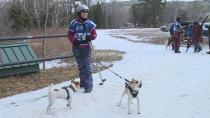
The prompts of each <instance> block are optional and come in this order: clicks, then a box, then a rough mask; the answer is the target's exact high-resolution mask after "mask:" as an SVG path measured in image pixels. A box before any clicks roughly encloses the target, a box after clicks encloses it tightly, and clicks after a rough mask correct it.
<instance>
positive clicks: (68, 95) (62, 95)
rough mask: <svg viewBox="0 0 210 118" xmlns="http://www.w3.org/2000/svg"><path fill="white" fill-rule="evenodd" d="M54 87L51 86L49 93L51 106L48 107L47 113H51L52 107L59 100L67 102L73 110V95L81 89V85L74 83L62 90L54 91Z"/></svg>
mask: <svg viewBox="0 0 210 118" xmlns="http://www.w3.org/2000/svg"><path fill="white" fill-rule="evenodd" d="M52 87H53V85H51V86H50V88H49V93H48V100H49V104H48V106H47V113H49V112H50V110H51V107H52V105H53V104H54V102H55V100H56V99H57V98H58V99H64V100H67V107H69V109H71V102H72V97H73V93H74V92H76V91H77V90H79V89H80V83H79V82H74V81H72V82H71V83H70V85H69V86H66V87H62V88H60V89H53V88H52Z"/></svg>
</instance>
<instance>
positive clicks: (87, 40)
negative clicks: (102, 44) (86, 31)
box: [85, 35, 93, 43]
mask: <svg viewBox="0 0 210 118" xmlns="http://www.w3.org/2000/svg"><path fill="white" fill-rule="evenodd" d="M91 40H93V37H92V36H91V35H87V36H85V41H86V42H87V43H88V42H90V41H91Z"/></svg>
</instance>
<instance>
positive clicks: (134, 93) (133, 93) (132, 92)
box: [125, 83, 139, 98]
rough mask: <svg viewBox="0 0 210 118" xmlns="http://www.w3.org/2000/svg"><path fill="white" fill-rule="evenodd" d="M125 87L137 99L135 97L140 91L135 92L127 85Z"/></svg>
mask: <svg viewBox="0 0 210 118" xmlns="http://www.w3.org/2000/svg"><path fill="white" fill-rule="evenodd" d="M125 87H127V88H128V90H129V91H130V93H131V95H132V97H133V98H135V97H136V96H137V95H138V93H139V91H135V90H133V89H132V88H131V86H129V85H128V84H127V83H125Z"/></svg>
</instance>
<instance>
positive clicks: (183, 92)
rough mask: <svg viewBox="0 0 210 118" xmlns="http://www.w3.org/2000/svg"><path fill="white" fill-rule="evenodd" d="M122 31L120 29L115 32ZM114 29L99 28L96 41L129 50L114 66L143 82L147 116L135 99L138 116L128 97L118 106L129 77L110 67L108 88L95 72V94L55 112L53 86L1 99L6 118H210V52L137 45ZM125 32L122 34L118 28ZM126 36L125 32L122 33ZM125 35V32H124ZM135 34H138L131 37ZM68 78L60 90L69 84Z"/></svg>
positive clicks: (0, 116)
mask: <svg viewBox="0 0 210 118" xmlns="http://www.w3.org/2000/svg"><path fill="white" fill-rule="evenodd" d="M114 31H117V30H114ZM110 33H113V30H98V38H97V40H96V41H94V42H93V44H94V45H95V46H96V48H97V49H116V50H122V51H125V52H126V54H125V55H124V58H123V60H121V61H118V62H114V63H113V64H114V66H113V67H112V68H110V69H111V70H113V71H115V72H116V73H118V74H119V75H121V76H123V77H125V78H128V79H132V78H135V79H139V80H142V82H143V86H142V89H141V90H140V109H141V114H137V108H136V101H135V100H133V103H134V104H132V107H131V108H132V114H128V113H127V100H126V97H125V98H124V101H123V102H122V106H120V107H118V106H117V103H118V102H119V100H120V96H121V93H122V91H123V88H124V81H123V80H122V79H120V78H118V77H116V76H115V75H114V74H113V73H111V72H110V71H108V70H105V71H103V72H102V76H103V77H104V78H106V79H107V81H105V83H104V85H103V86H100V85H98V83H99V82H100V79H99V75H98V74H94V75H93V77H94V90H93V92H92V93H90V94H84V93H82V92H78V93H75V94H74V98H73V103H72V109H71V110H69V109H67V108H66V106H65V105H66V101H63V100H57V101H56V104H55V105H54V106H53V108H54V109H53V112H52V113H51V114H47V113H46V107H47V105H48V100H47V97H46V95H47V92H48V88H44V89H40V90H37V91H32V92H28V93H23V94H19V95H15V96H11V97H7V98H3V99H0V118H29V117H30V118H207V117H209V116H210V92H209V90H210V86H209V85H210V66H209V64H210V63H209V62H210V56H209V55H207V54H205V52H206V51H207V48H206V49H205V48H204V49H203V51H201V52H200V53H193V50H192V49H190V50H189V51H188V53H185V48H184V47H182V48H181V51H182V53H180V54H175V53H173V52H172V51H170V50H165V45H152V44H145V43H132V42H129V41H127V40H122V39H118V38H114V37H111V36H110V35H109V34H110ZM118 33H119V32H118ZM122 33H123V34H124V32H122ZM124 36H125V35H124ZM128 37H129V38H132V36H129V35H128ZM68 83H69V82H64V83H61V84H59V85H56V86H55V88H59V87H62V86H66V85H68Z"/></svg>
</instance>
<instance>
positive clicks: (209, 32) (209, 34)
mask: <svg viewBox="0 0 210 118" xmlns="http://www.w3.org/2000/svg"><path fill="white" fill-rule="evenodd" d="M206 27H207V28H208V41H209V50H210V25H206ZM206 53H207V54H210V51H208V52H206Z"/></svg>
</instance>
